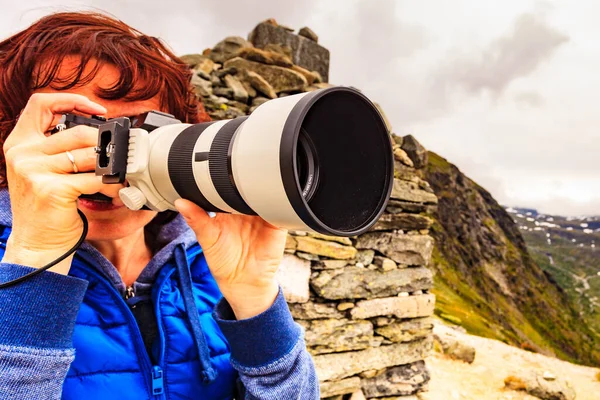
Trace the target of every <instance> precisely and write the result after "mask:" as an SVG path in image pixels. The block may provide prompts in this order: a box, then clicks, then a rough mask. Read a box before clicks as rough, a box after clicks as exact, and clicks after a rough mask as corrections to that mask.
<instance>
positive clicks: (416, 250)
mask: <svg viewBox="0 0 600 400" xmlns="http://www.w3.org/2000/svg"><path fill="white" fill-rule="evenodd" d="M356 248H357V249H361V250H362V249H375V250H377V251H379V252H380V253H382V254H383V255H385V256H386V257H388V258H391V259H392V260H394V261H395V262H396V263H398V264H406V265H428V264H429V261H430V259H431V252H432V251H433V239H432V238H431V237H429V236H422V235H413V236H410V235H405V234H402V233H395V232H368V233H365V234H363V235H361V236H360V237H359V238H358V239H357V241H356Z"/></svg>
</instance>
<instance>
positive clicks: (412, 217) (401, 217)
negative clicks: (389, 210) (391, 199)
mask: <svg viewBox="0 0 600 400" xmlns="http://www.w3.org/2000/svg"><path fill="white" fill-rule="evenodd" d="M432 224H433V220H432V219H431V218H428V217H425V216H422V215H416V214H408V213H406V214H405V213H397V214H383V215H382V216H381V218H379V220H378V221H377V223H376V224H375V225H373V227H372V228H371V230H372V231H390V230H394V229H402V230H405V231H408V230H415V231H418V230H422V229H429V228H430V227H431V225H432Z"/></svg>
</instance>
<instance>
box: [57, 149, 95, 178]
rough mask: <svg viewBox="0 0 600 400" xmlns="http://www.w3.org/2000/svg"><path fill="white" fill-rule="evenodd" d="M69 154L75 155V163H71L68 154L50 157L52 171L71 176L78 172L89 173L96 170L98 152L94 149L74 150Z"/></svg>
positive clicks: (63, 153)
mask: <svg viewBox="0 0 600 400" xmlns="http://www.w3.org/2000/svg"><path fill="white" fill-rule="evenodd" d="M69 152H70V153H71V154H72V155H73V160H74V161H73V162H71V160H70V159H69V156H68V155H67V153H66V152H62V153H58V154H53V155H51V156H48V159H49V161H48V162H49V164H50V165H51V167H50V168H51V169H52V171H54V172H59V173H63V174H71V173H75V172H76V171H77V172H89V171H93V170H95V169H96V152H95V151H94V148H93V147H88V148H85V149H74V150H70V151H69ZM73 164H75V166H74V165H73Z"/></svg>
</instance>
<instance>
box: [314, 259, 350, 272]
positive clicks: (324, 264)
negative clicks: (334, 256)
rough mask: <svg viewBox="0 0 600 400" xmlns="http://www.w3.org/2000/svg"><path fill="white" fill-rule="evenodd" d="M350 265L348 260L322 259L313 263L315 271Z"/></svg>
mask: <svg viewBox="0 0 600 400" xmlns="http://www.w3.org/2000/svg"><path fill="white" fill-rule="evenodd" d="M346 265H348V261H347V260H320V261H315V262H313V263H312V268H313V269H314V270H315V271H321V270H324V269H340V268H344V267H345V266H346Z"/></svg>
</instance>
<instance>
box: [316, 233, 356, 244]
mask: <svg viewBox="0 0 600 400" xmlns="http://www.w3.org/2000/svg"><path fill="white" fill-rule="evenodd" d="M307 234H308V236H310V237H314V238H316V239H323V240H329V241H331V242H338V243H340V244H345V245H348V246H352V240H350V238H347V237H342V236H329V235H323V234H322V233H317V232H308V233H307Z"/></svg>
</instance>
